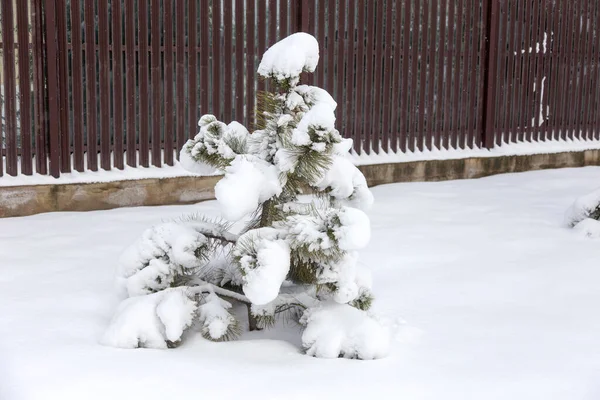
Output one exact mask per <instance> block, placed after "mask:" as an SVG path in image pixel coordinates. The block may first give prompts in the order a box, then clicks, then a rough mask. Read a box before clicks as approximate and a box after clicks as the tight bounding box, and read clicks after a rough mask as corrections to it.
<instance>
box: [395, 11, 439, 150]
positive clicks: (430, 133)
mask: <svg viewBox="0 0 600 400" xmlns="http://www.w3.org/2000/svg"><path fill="white" fill-rule="evenodd" d="M437 11H438V4H437V2H432V3H431V5H430V13H431V22H430V23H429V25H428V28H427V29H428V30H429V38H430V39H429V40H430V45H429V68H428V69H427V77H428V85H427V89H428V92H429V94H428V95H427V126H426V132H425V143H424V145H425V147H426V148H427V149H428V150H431V149H432V148H433V138H434V135H435V117H436V115H435V112H434V104H435V100H434V95H435V92H434V86H435V84H436V66H437V65H436V62H435V60H436V58H435V56H436V45H437V14H438V13H437ZM386 59H387V57H386ZM384 87H387V86H386V85H385V83H384Z"/></svg>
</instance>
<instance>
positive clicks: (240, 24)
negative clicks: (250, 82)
mask: <svg viewBox="0 0 600 400" xmlns="http://www.w3.org/2000/svg"><path fill="white" fill-rule="evenodd" d="M235 70H236V74H235V92H234V93H235V117H234V118H232V119H235V120H236V121H238V122H240V123H242V124H244V125H245V126H248V118H245V117H244V70H245V69H244V1H243V0H236V2H235Z"/></svg>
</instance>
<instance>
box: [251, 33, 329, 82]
mask: <svg viewBox="0 0 600 400" xmlns="http://www.w3.org/2000/svg"><path fill="white" fill-rule="evenodd" d="M318 62H319V43H318V42H317V39H315V38H314V37H313V36H311V35H309V34H308V33H304V32H298V33H294V34H293V35H290V36H288V37H286V38H284V39H281V40H280V41H278V42H277V43H275V44H274V45H273V46H271V47H269V48H268V49H267V51H266V52H265V54H264V55H263V57H262V59H261V61H260V65H259V66H258V73H259V74H260V75H262V76H264V77H269V76H272V77H274V78H275V79H277V80H279V81H283V80H285V79H289V78H295V77H297V76H298V75H300V74H301V73H302V72H304V71H307V72H313V71H314V70H315V68H316V67H317V64H318Z"/></svg>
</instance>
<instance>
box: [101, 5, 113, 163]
mask: <svg viewBox="0 0 600 400" xmlns="http://www.w3.org/2000/svg"><path fill="white" fill-rule="evenodd" d="M98 46H99V47H100V49H99V52H98V53H99V70H98V71H99V73H100V167H101V168H102V169H104V170H110V164H111V162H110V150H111V146H110V136H111V129H110V81H109V72H110V71H109V69H110V65H109V62H110V61H109V55H108V3H107V2H103V1H100V2H98Z"/></svg>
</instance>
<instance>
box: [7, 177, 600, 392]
mask: <svg viewBox="0 0 600 400" xmlns="http://www.w3.org/2000/svg"><path fill="white" fill-rule="evenodd" d="M598 186H600V168H598V167H588V168H581V169H563V170H550V171H539V172H529V173H522V174H512V175H499V176H495V177H490V178H484V179H479V180H471V181H450V182H443V183H407V184H394V185H386V186H380V187H376V188H374V189H373V192H374V194H375V198H376V204H375V206H374V208H373V209H372V210H371V212H370V216H371V218H372V219H371V220H372V231H373V238H372V240H371V244H370V245H369V247H368V248H367V249H366V250H365V251H363V252H361V260H362V261H363V262H365V263H366V264H369V265H370V266H371V268H372V269H373V275H374V276H373V278H374V291H375V294H376V296H377V302H376V304H375V306H374V307H375V309H376V310H377V311H378V312H380V313H381V314H383V315H385V316H386V317H388V318H391V319H392V320H396V321H397V323H398V332H397V334H396V335H395V341H394V344H393V349H392V354H391V355H390V356H389V357H388V358H385V359H381V360H376V361H356V360H346V359H336V360H324V359H315V358H311V357H308V356H305V355H302V354H301V353H300V350H299V341H300V334H299V333H298V332H297V331H296V329H295V328H294V327H279V328H277V329H275V330H270V331H265V332H258V333H257V332H253V333H248V334H245V336H243V338H242V340H239V341H236V342H228V343H212V342H208V341H206V340H204V339H202V338H201V337H200V336H199V335H196V336H192V337H189V338H187V340H186V341H185V343H184V344H183V345H182V346H181V347H179V348H177V349H172V350H148V349H138V350H122V349H114V348H108V347H103V346H100V345H99V344H98V339H99V338H100V337H101V335H102V333H103V331H104V329H105V328H106V326H107V324H108V321H109V319H110V317H111V315H112V312H113V307H114V303H113V302H112V299H113V271H114V268H115V262H116V260H117V257H118V256H119V254H120V252H121V251H122V249H123V248H124V247H125V246H126V245H128V244H130V243H131V242H133V241H134V240H135V239H136V238H137V237H138V236H139V235H140V233H141V232H142V231H143V230H144V229H145V228H147V227H148V226H150V225H152V224H154V223H157V222H160V221H163V220H169V219H171V218H176V217H179V216H181V215H182V214H187V213H192V212H203V213H208V214H212V215H216V214H217V213H218V209H217V204H216V203H215V202H206V203H201V204H198V205H194V206H169V207H145V208H134V209H117V210H111V211H97V212H87V213H52V214H41V215H36V216H31V217H22V218H13V219H0V399H3V400H14V399H36V400H37V399H44V400H48V399H59V400H67V399H77V400H80V399H86V400H87V399H102V400H106V399H128V400H129V399H144V400H151V399H171V398H173V399H179V398H198V399H208V398H211V399H212V398H214V399H229V398H231V399H236V400H239V399H254V398H257V399H284V398H285V399H306V398H311V399H364V398H365V397H366V396H368V397H366V398H370V399H460V400H465V399H478V400H479V399H485V400H489V399H511V400H514V399H527V400H531V399H544V400H548V399H568V400H579V399H589V400H592V399H598V398H600V262H599V260H600V240H597V239H596V240H593V239H589V238H585V237H583V236H582V235H581V234H579V233H578V232H577V231H575V230H571V229H568V228H566V227H564V226H563V225H562V223H563V216H564V213H565V211H566V210H567V208H568V207H569V206H570V205H571V203H572V202H573V201H574V200H575V198H577V197H579V196H581V195H583V194H586V193H589V192H590V191H592V190H594V189H595V188H597V187H598Z"/></svg>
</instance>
